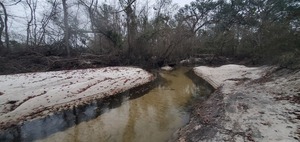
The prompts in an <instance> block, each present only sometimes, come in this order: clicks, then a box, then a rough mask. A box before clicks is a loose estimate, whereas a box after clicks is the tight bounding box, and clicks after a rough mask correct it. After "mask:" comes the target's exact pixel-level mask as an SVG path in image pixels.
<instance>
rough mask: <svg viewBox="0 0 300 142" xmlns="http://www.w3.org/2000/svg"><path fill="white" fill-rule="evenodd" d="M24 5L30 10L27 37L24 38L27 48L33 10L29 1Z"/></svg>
mask: <svg viewBox="0 0 300 142" xmlns="http://www.w3.org/2000/svg"><path fill="white" fill-rule="evenodd" d="M26 3H27V5H28V7H29V9H30V20H29V21H28V22H27V37H26V46H27V47H29V40H30V33H31V32H30V27H31V23H32V20H33V9H32V6H31V0H30V1H29V0H26Z"/></svg>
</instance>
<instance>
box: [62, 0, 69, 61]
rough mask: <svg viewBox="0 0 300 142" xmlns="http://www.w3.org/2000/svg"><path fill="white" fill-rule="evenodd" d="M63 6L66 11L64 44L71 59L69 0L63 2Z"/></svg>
mask: <svg viewBox="0 0 300 142" xmlns="http://www.w3.org/2000/svg"><path fill="white" fill-rule="evenodd" d="M62 6H63V11H64V44H65V48H66V51H67V56H68V57H70V54H71V53H70V41H69V40H70V28H69V22H68V17H69V16H68V7H67V0H62Z"/></svg>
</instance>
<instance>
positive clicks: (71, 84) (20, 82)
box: [0, 67, 155, 128]
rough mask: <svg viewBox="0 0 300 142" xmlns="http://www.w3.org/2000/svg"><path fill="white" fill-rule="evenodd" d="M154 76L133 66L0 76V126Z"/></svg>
mask: <svg viewBox="0 0 300 142" xmlns="http://www.w3.org/2000/svg"><path fill="white" fill-rule="evenodd" d="M154 79H155V77H154V76H153V75H152V74H150V73H148V72H147V71H145V70H142V69H140V68H134V67H107V68H100V69H84V70H70V71H55V72H41V73H25V74H15V75H2V76H0V128H1V127H3V126H5V125H7V124H8V123H18V122H21V121H22V120H24V119H26V118H27V119H28V117H30V116H32V115H36V114H37V113H39V114H40V115H47V114H48V113H50V112H53V111H54V108H55V109H56V110H58V109H61V107H67V106H68V107H70V106H75V105H78V104H81V103H88V101H91V100H94V99H100V98H104V97H106V96H111V95H115V94H117V93H121V92H124V91H126V90H128V89H131V88H134V87H137V86H139V85H142V84H145V83H148V82H150V81H152V80H154Z"/></svg>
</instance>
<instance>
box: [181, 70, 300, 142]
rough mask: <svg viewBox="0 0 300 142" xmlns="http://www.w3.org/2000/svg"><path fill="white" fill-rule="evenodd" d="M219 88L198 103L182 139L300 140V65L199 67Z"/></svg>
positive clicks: (208, 79) (198, 73)
mask: <svg viewBox="0 0 300 142" xmlns="http://www.w3.org/2000/svg"><path fill="white" fill-rule="evenodd" d="M194 71H195V73H196V74H197V75H198V76H200V77H202V78H203V79H205V80H206V81H207V82H209V83H210V84H211V85H212V86H213V87H214V88H216V91H215V92H214V93H213V94H212V95H211V96H210V97H209V99H208V100H206V101H205V102H201V103H200V102H199V103H197V105H196V106H195V107H194V108H193V110H192V114H191V119H190V122H189V124H188V125H187V126H185V127H184V128H182V129H180V130H179V132H178V134H179V138H178V139H177V141H180V142H185V141H187V142H188V141H237V142H238V141H250V142H252V141H285V142H287V141H291V142H293V141H295V142H297V141H299V140H300V120H299V119H300V111H299V110H300V109H299V108H300V71H299V70H298V71H290V70H285V69H278V68H276V67H257V68H248V67H245V66H239V65H225V66H221V67H217V68H210V67H204V66H203V67H196V68H194Z"/></svg>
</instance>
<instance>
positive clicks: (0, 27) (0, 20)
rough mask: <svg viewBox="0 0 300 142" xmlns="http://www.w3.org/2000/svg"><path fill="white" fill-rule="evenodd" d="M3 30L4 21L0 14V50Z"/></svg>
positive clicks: (0, 48)
mask: <svg viewBox="0 0 300 142" xmlns="http://www.w3.org/2000/svg"><path fill="white" fill-rule="evenodd" d="M3 30H4V21H3V19H2V16H1V15H0V52H1V51H2V50H3V47H4V45H3V42H2V34H3Z"/></svg>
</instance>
